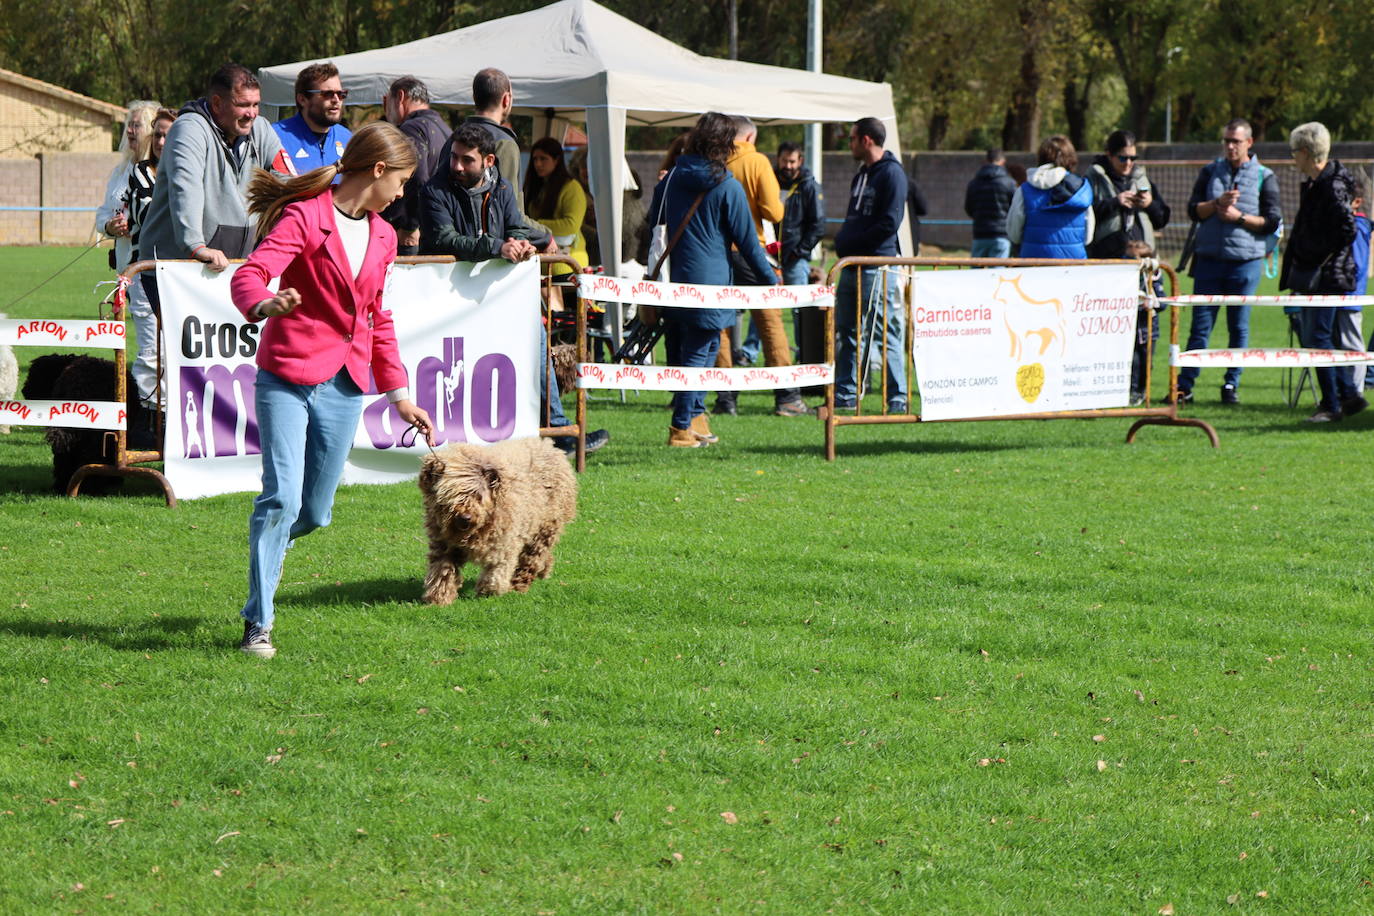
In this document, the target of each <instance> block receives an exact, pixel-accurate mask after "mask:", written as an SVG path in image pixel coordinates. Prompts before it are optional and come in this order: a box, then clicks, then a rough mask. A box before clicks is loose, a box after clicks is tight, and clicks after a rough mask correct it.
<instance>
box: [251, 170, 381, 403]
mask: <svg viewBox="0 0 1374 916" xmlns="http://www.w3.org/2000/svg"><path fill="white" fill-rule="evenodd" d="M368 226H369V229H370V230H371V238H370V239H369V240H368V243H367V254H366V256H365V257H364V258H363V266H362V269H361V270H360V271H358V277H357V279H356V280H355V279H354V278H353V276H352V272H351V271H350V270H349V268H348V258H347V255H345V254H344V247H343V241H342V240H341V239H340V238H339V232H338V228H337V225H336V224H335V222H334V194H333V192H332V191H325V192H324V193H323V194H321V195H319V196H318V197H312V198H309V199H308V200H299V201H296V202H294V203H291V204H289V205H287V207H286V211H285V213H283V215H282V218H281V219H280V220H279V221H278V222H277V224H276V225H275V226H273V227H272V230H271V231H270V232H269V233H268V234H267V237H266V238H264V239H263V240H262V242H261V243H260V244H259V245H258V247H257V249H256V250H255V251H254V252H253V254H252V255H251V256H249V258H248V261H247V263H244V264H241V265H240V266H239V269H238V270H237V271H235V273H234V277H233V279H232V280H231V281H230V285H229V289H230V294H231V295H232V297H233V300H234V305H235V307H237V308H238V310H239V311H241V312H243V314H244V316H245V317H248V313H249V312H250V311H251V310H252V308H253V306H255V305H257V304H258V303H259V302H261V301H262V300H264V299H270V298H271V297H272V292H271V291H270V290H269V289H268V288H267V283H268V281H269V280H271V279H272V278H273V277H281V285H280V288H281V289H286V288H288V287H294V288H295V289H296V291H297V292H299V293H300V294H301V304H300V305H299V306H297V307H296V308H295V310H293V311H292V312H291V313H290V314H287V315H279V316H276V317H274V318H271V319H269V320H267V323H266V324H265V325H264V326H263V331H262V337H261V339H260V340H259V342H258V356H257V363H258V366H259V367H260V368H262V369H266V370H267V371H269V372H271V373H273V374H275V375H278V376H280V377H281V378H283V379H285V380H286V381H288V382H291V383H293V384H296V385H317V384H319V383H320V382H323V381H326V380H328V379H331V378H333V377H334V376H335V375H336V374H338V371H339V369H340V368H345V369H347V370H348V375H349V377H350V378H352V379H353V381H354V382H355V383H356V384H357V385H358V387H359V388H361V389H362V390H363V391H367V390H368V386H369V384H370V382H369V379H368V371H369V369H370V370H371V373H372V375H373V376H374V377H375V378H376V380H377V390H378V391H394V390H396V389H397V388H404V387H406V370H405V366H404V365H402V363H401V353H400V349H399V348H398V347H397V345H396V331H395V328H394V327H393V325H392V321H391V313H390V312H389V311H387V310H385V309H383V308H382V289H383V287H384V286H385V285H386V277H387V271H388V270H389V268H390V267H391V262H392V261H394V260H395V259H396V232H395V230H393V229H392V228H391V226H390V225H389V224H388V223H387V222H386V220H384V219H382V218H381V217H380V216H378V215H377V214H376V213H371V214H368ZM249 320H250V321H251V320H253V319H251V318H249ZM259 320H261V319H259Z"/></svg>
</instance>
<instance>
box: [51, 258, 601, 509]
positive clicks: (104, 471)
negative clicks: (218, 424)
mask: <svg viewBox="0 0 1374 916" xmlns="http://www.w3.org/2000/svg"><path fill="white" fill-rule="evenodd" d="M540 261H541V262H543V263H546V264H566V265H568V266H570V267H571V268H572V269H573V270H574V271H577V270H580V269H581V268H580V266H579V265H578V264H577V262H576V261H574V260H573V259H572V258H570V257H567V256H565V255H541V256H540ZM230 263H232V264H241V263H243V261H242V260H235V261H231V262H230ZM396 263H398V264H453V263H456V262H455V259H454V258H451V257H448V256H443V257H435V256H405V257H399V258H397V259H396ZM156 267H157V262H156V261H138V262H135V263H133V264H130V265H129V266H128V267H126V268H124V270H123V271H122V272H121V273H120V275H119V276H120V279H121V282H122V283H124V284H127V283H130V282H135V281H136V279H137V277H138V275H139V274H141V273H143V272H144V271H148V270H153V269H155V268H156ZM549 282H551V278H549V277H545V278H543V279H542V280H541V294H542V293H544V292H545V291H546V289H547V285H548V284H549ZM541 300H542V302H543V306H542V308H543V315H544V322H545V326H546V328H547V327H548V326H549V324H550V313H549V303H548V297H547V296H546V295H541ZM123 311H124V308H123V303H122V302H120V301H118V300H117V302H116V308H115V313H114V317H115V318H117V319H121V320H122V319H123V318H124V315H123ZM574 326H575V328H576V334H577V356H578V360H579V362H580V361H584V360H585V359H586V356H587V321H586V302H585V301H584V300H583V299H582V297H581V296H580V295H579V296H578V298H577V308H576V316H575V325H574ZM157 333H158V338H159V339H161V338H162V316H161V315H160V314H159V315H158V316H157ZM126 348H127V345H126ZM127 364H128V357H127V352H126V350H116V351H115V377H116V383H115V388H116V399H117V400H119V401H120V402H124V401H126V400H127V398H128V390H127V383H126V380H125V375H126V374H127ZM545 368H546V369H547V370H548V372H550V373H552V372H553V347H552V346H550V347H548V348H546V354H545ZM163 377H164V372H163V366H162V347H161V346H159V347H158V350H157V390H156V399H157V403H159V404H160V403H162V401H163V396H162V395H163V392H162V382H163ZM560 393H561V392H560ZM541 400H542V393H541ZM548 410H549V408H548V406H547V405H546V406H545V413H544V417H543V423H542V425H541V426H540V429H539V435H541V436H575V437H576V438H577V449H576V453H575V463H576V467H577V470H578V471H579V472H581V471H583V470H585V469H586V466H587V450H586V446H587V440H586V414H587V398H586V394H585V392H583V390H582V389H580V388H579V389H577V408H576V414H575V416H576V420H575V422H574V423H573V425H572V426H558V427H551V426H549V425H548V419H549V414H548ZM164 422H165V421H164V417H163V414H162V412H161V411H159V412H158V416H157V425H156V437H157V441H159V442H162V441H163V437H164V426H163V425H164ZM114 435H115V463H114V464H88V465H85V466H83V467H81V468H80V469H79V470H77V472H76V473H75V474H73V475H72V479H71V482H70V483H69V484H68V486H67V495H68V496H77V495H79V493H80V490H81V483H82V481H84V480H85V479H86V478H87V477H93V476H94V477H142V478H146V479H149V480H152V481H154V482H156V483H157V484H158V486H160V487H161V488H162V492H163V495H164V497H165V499H166V501H167V506H168V508H171V507H174V506H176V504H177V499H176V494H175V493H174V492H173V490H172V484H171V482H170V481H168V480H167V478H166V477H165V476H163V474H162V473H161V472H160V471H158V470H156V469H155V468H151V467H146V465H150V464H156V463H158V462H161V461H162V460H163V452H162V450H161V449H160V448H159V449H155V450H138V451H133V450H130V449H129V448H128V433H127V430H119V431H118V432H117V433H115V434H114Z"/></svg>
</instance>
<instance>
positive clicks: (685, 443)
mask: <svg viewBox="0 0 1374 916" xmlns="http://www.w3.org/2000/svg"><path fill="white" fill-rule="evenodd" d="M668 444H669V445H671V446H673V447H674V448H702V447H704V446H705V445H706V443H705V442H702V441H701V440H700V439H698V438H697V437H696V434H695V433H694V432H692V431H691V430H690V429H678V428H677V427H676V426H669V427H668Z"/></svg>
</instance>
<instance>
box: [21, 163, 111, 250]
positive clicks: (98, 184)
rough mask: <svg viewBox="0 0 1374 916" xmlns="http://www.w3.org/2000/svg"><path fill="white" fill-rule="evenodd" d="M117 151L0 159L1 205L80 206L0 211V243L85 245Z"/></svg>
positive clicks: (92, 238)
mask: <svg viewBox="0 0 1374 916" xmlns="http://www.w3.org/2000/svg"><path fill="white" fill-rule="evenodd" d="M119 161H120V156H119V154H118V153H51V152H50V153H43V154H41V155H39V156H36V157H34V158H31V159H0V207H39V206H42V207H80V208H82V209H81V210H79V211H71V212H44V213H40V212H36V211H15V210H0V245H89V244H90V243H91V242H92V241H93V240H94V239H95V210H96V207H98V206H100V202H101V201H102V200H103V199H104V196H105V183H106V182H107V181H108V180H109V177H110V171H111V170H112V169H113V168H114V167H115V166H116V165H117V164H118V163H119Z"/></svg>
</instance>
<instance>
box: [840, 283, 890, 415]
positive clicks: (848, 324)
mask: <svg viewBox="0 0 1374 916" xmlns="http://www.w3.org/2000/svg"><path fill="white" fill-rule="evenodd" d="M860 272H861V273H862V274H863V277H862V280H860V279H858V273H860ZM900 281H901V277H900V276H899V275H896V274H889V275H888V276H887V301H886V308H885V309H884V311H885V313H886V315H887V403H888V405H889V406H893V405H896V404H897V403H898V402H900V404H901V405H902V406H905V405H906V402H907V396H906V348H905V344H906V333H905V332H906V311H905V307H904V305H903V302H902V285H901V282H900ZM882 283H883V274H882V272H881V271H880V270H879V268H877V267H864V268H854V267H846V268H845V269H844V270H842V271H840V282H839V284H838V285H837V286H836V288H835V404H836V406H839V407H852V406H853V405H854V404H855V402H856V401H857V400H858V382H857V380H856V379H855V369H856V368H857V366H858V362H859V360H863V361H864V363H865V369H866V368H867V364H868V363H870V362H871V361H873V360H881V359H882V352H883V332H882V322H883V312H879V311H878V309H877V304H876V301H873V302H870V296H871V295H873V294H874V293H873V291H874V290H875V289H876V290H878V292H877V293H876V295H877V297H878V298H882V295H883V294H882ZM856 286H857V288H858V289H859V290H860V293H859V295H860V298H861V300H862V303H863V309H862V313H863V317H862V319H861V324H862V327H863V338H864V339H863V342H862V350H860V343H859V341H858V339H857V338H858V335H857V329H856V328H855V326H854V318H855V306H854V296H855V290H856ZM875 387H876V386H875ZM879 390H881V389H879Z"/></svg>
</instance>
